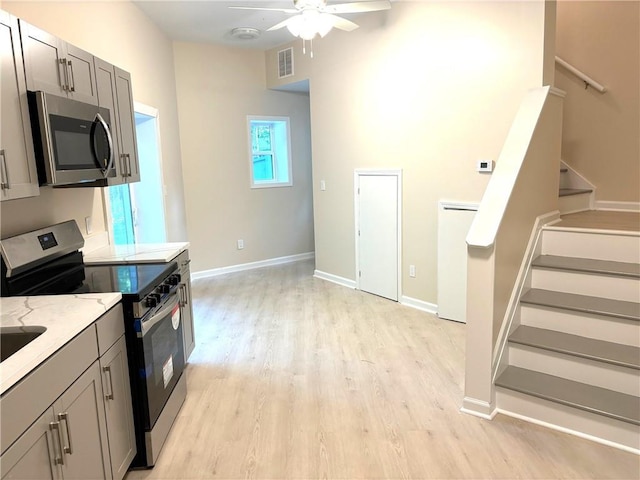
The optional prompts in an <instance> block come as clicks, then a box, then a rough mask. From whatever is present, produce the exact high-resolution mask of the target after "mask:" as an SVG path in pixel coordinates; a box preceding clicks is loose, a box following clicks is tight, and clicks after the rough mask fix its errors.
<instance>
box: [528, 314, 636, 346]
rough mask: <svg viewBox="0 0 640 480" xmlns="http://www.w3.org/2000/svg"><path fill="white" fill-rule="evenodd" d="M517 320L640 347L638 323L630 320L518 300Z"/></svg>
mask: <svg viewBox="0 0 640 480" xmlns="http://www.w3.org/2000/svg"><path fill="white" fill-rule="evenodd" d="M520 323H521V324H522V325H529V326H531V327H538V328H545V329H547V330H556V331H559V332H564V333H571V334H573V335H581V336H583V337H588V338H595V339H597V340H604V341H606V342H615V343H621V344H623V345H632V346H634V347H640V324H639V323H638V322H634V321H632V320H622V319H614V318H609V317H604V316H599V315H588V314H581V313H579V312H571V311H568V310H560V309H553V308H544V307H535V306H529V305H525V304H521V305H520Z"/></svg>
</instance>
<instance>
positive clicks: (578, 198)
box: [558, 193, 591, 215]
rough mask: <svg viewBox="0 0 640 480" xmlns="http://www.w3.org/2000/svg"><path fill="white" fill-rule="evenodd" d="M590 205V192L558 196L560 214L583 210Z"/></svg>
mask: <svg viewBox="0 0 640 480" xmlns="http://www.w3.org/2000/svg"><path fill="white" fill-rule="evenodd" d="M590 207H591V194H590V193H580V194H578V195H568V196H566V197H558V210H559V211H560V213H561V214H562V215H565V214H567V213H574V212H583V211H585V210H589V209H590Z"/></svg>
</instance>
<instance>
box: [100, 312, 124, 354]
mask: <svg viewBox="0 0 640 480" xmlns="http://www.w3.org/2000/svg"><path fill="white" fill-rule="evenodd" d="M96 331H97V333H98V353H99V355H100V356H102V355H104V354H105V352H106V351H107V350H109V349H110V348H111V346H112V345H113V344H114V343H116V342H117V341H118V339H119V338H120V337H121V336H122V335H124V317H123V314H122V304H118V305H116V306H115V307H113V308H112V309H111V310H109V311H108V312H107V313H105V314H104V315H103V316H101V317H100V318H99V319H98V320H97V321H96Z"/></svg>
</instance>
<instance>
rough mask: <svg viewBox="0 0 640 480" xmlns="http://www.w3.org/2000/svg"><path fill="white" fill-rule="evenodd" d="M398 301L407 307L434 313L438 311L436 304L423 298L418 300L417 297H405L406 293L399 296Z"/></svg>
mask: <svg viewBox="0 0 640 480" xmlns="http://www.w3.org/2000/svg"><path fill="white" fill-rule="evenodd" d="M400 303H401V304H402V305H406V306H407V307H411V308H416V309H418V310H422V311H423V312H427V313H432V314H434V315H435V314H436V313H438V306H437V305H436V304H435V303H429V302H425V301H423V300H418V299H417V298H411V297H407V296H406V295H403V296H402V297H400Z"/></svg>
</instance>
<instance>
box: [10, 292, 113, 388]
mask: <svg viewBox="0 0 640 480" xmlns="http://www.w3.org/2000/svg"><path fill="white" fill-rule="evenodd" d="M121 298H122V295H121V294H120V293H83V294H78V295H43V296H32V297H3V298H2V299H0V311H1V314H0V326H2V327H3V328H4V327H18V328H19V327H32V326H42V327H45V328H46V329H47V330H46V331H45V332H44V333H43V334H42V335H40V336H39V337H37V338H36V339H35V340H33V341H32V342H31V343H29V344H27V345H26V346H25V347H23V348H21V349H20V350H18V351H17V352H16V353H14V354H13V355H11V356H10V357H9V358H7V359H6V360H5V361H4V362H2V363H0V395H2V394H4V393H5V392H6V391H7V390H8V389H9V388H11V387H12V386H13V385H15V384H16V383H18V382H19V381H20V380H21V379H22V378H23V377H24V376H25V375H27V374H28V373H29V372H31V371H32V370H34V369H35V368H36V367H37V366H38V365H40V364H41V363H42V362H44V361H45V360H46V359H47V358H49V357H50V356H51V355H53V354H54V353H55V352H57V351H58V350H59V349H60V348H61V347H63V346H64V345H65V344H66V343H68V342H69V341H70V340H72V339H73V338H74V337H75V336H76V335H78V334H79V333H80V332H82V331H83V330H84V329H85V328H87V327H88V326H89V325H91V324H92V323H93V322H95V321H96V320H97V319H98V318H100V316H102V315H103V314H104V313H105V312H107V311H108V310H109V309H110V308H111V307H113V306H115V305H117V304H118V302H120V300H121ZM118 308H120V307H118Z"/></svg>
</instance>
